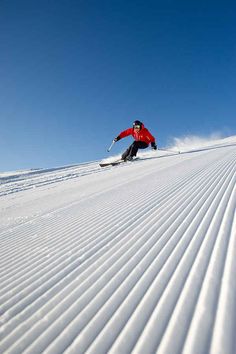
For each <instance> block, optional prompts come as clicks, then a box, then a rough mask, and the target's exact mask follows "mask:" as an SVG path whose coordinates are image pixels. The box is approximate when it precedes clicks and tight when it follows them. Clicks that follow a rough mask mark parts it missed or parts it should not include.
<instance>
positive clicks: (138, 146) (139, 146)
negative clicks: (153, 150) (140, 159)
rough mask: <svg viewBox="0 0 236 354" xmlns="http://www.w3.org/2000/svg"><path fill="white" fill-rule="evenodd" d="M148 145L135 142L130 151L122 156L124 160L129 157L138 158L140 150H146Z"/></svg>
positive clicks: (129, 148) (142, 142)
mask: <svg viewBox="0 0 236 354" xmlns="http://www.w3.org/2000/svg"><path fill="white" fill-rule="evenodd" d="M147 147H148V144H147V143H145V142H144V141H134V142H133V144H131V145H130V146H129V147H128V149H127V150H126V151H125V152H124V153H123V154H122V160H125V159H126V158H127V157H128V156H131V157H133V156H136V154H137V152H138V149H146V148H147Z"/></svg>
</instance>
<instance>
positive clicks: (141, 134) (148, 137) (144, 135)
mask: <svg viewBox="0 0 236 354" xmlns="http://www.w3.org/2000/svg"><path fill="white" fill-rule="evenodd" d="M129 135H132V136H133V137H134V139H135V140H136V141H144V142H145V143H147V144H150V143H155V138H154V136H152V134H151V133H150V132H149V131H148V129H147V128H145V127H144V125H142V128H141V129H140V130H139V131H137V132H136V131H135V130H134V129H133V128H129V129H126V130H124V131H123V132H121V133H120V134H119V137H120V138H121V139H122V138H125V137H126V136H129Z"/></svg>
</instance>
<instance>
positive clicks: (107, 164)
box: [99, 157, 140, 167]
mask: <svg viewBox="0 0 236 354" xmlns="http://www.w3.org/2000/svg"><path fill="white" fill-rule="evenodd" d="M138 160H140V158H139V157H136V158H134V159H133V160H131V161H124V160H117V161H112V162H104V163H102V162H101V163H100V164H99V166H100V167H106V166H117V165H120V164H121V163H130V162H131V163H133V162H135V161H138Z"/></svg>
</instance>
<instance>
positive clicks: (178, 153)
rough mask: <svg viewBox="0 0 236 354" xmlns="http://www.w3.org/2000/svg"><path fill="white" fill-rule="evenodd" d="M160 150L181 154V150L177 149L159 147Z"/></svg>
mask: <svg viewBox="0 0 236 354" xmlns="http://www.w3.org/2000/svg"><path fill="white" fill-rule="evenodd" d="M158 150H161V151H167V152H174V153H178V154H180V151H175V150H170V149H160V148H158Z"/></svg>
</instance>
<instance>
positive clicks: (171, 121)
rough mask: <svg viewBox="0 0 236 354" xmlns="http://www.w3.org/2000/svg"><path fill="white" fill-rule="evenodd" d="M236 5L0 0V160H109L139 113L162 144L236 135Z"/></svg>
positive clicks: (18, 163)
mask: <svg viewBox="0 0 236 354" xmlns="http://www.w3.org/2000/svg"><path fill="white" fill-rule="evenodd" d="M235 13H236V2H235V0H232V1H228V0H225V1H224V0H222V1H217V0H214V1H210V0H205V1H204V0H196V1H195V0H191V1H189V0H183V1H182V0H179V1H176V0H163V1H158V0H153V1H150V0H142V1H139V0H133V1H130V0H96V1H95V0H94V1H91V0H40V1H32V0H10V1H9V0H1V1H0V53H1V55H0V123H1V139H0V151H1V158H0V171H6V170H14V169H21V168H22V169H23V168H34V167H54V166H60V165H67V164H73V163H79V162H85V161H91V160H97V159H102V158H104V157H107V156H108V153H107V152H106V149H107V147H108V146H109V145H110V143H111V141H112V139H113V138H114V137H115V136H117V135H118V133H119V132H120V131H122V130H124V129H126V128H128V127H130V126H131V124H132V122H133V121H134V120H135V119H139V120H142V121H143V122H144V123H145V125H146V126H147V127H148V128H149V130H150V131H151V133H152V134H153V135H154V136H156V139H157V142H158V145H159V146H164V145H166V144H167V143H168V141H169V139H171V138H172V137H180V136H183V135H189V134H194V135H201V136H202V135H204V136H206V135H209V134H211V133H213V132H221V133H222V134H223V135H225V136H229V135H234V134H236V104H235V103H236V99H235V96H236V20H235ZM130 142H131V140H129V138H127V139H126V140H125V139H124V140H123V141H121V142H118V143H117V144H116V146H115V148H114V150H113V151H112V153H114V154H116V153H119V152H120V151H122V149H124V148H125V147H126V146H127V145H129V143H130Z"/></svg>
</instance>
